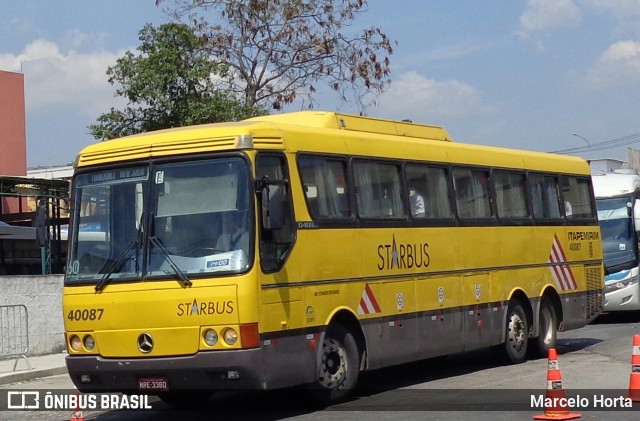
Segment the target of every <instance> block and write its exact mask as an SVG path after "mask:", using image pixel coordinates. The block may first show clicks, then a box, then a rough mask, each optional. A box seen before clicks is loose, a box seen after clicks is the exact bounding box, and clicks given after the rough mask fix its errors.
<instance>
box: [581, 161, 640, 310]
mask: <svg viewBox="0 0 640 421" xmlns="http://www.w3.org/2000/svg"><path fill="white" fill-rule="evenodd" d="M618 171H619V172H615V173H606V174H598V175H596V174H594V175H593V176H592V179H593V190H594V193H595V196H596V204H597V207H598V219H599V221H600V228H601V230H602V248H603V249H602V251H603V255H604V265H605V273H606V276H605V289H604V291H605V302H604V310H605V311H626V310H640V283H638V278H639V277H640V274H639V269H638V265H639V263H640V260H639V249H638V239H639V237H638V232H639V231H640V175H638V174H636V173H632V172H628V173H626V174H625V173H621V172H620V171H621V170H618ZM622 171H628V170H622Z"/></svg>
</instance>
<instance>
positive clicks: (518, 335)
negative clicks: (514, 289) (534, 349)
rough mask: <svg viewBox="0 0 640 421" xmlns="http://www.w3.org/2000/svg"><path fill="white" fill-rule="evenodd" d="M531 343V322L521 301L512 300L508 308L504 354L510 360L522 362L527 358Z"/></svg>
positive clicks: (516, 362) (517, 362)
mask: <svg viewBox="0 0 640 421" xmlns="http://www.w3.org/2000/svg"><path fill="white" fill-rule="evenodd" d="M528 345H529V323H528V322H527V315H526V313H525V311H524V309H523V308H522V304H520V302H519V301H512V302H511V303H509V307H508V308H507V328H506V335H505V342H504V348H503V350H504V356H505V357H506V359H507V361H508V362H511V363H513V364H520V363H522V362H524V361H526V359H527V347H528Z"/></svg>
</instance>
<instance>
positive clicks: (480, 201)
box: [453, 168, 493, 219]
mask: <svg viewBox="0 0 640 421" xmlns="http://www.w3.org/2000/svg"><path fill="white" fill-rule="evenodd" d="M453 184H454V189H455V194H456V206H457V208H458V216H459V217H460V218H462V219H470V218H490V217H491V216H493V214H492V209H491V199H490V195H489V173H488V172H487V171H485V170H478V169H467V168H455V169H454V170H453Z"/></svg>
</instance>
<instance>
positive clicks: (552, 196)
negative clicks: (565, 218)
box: [529, 174, 561, 220]
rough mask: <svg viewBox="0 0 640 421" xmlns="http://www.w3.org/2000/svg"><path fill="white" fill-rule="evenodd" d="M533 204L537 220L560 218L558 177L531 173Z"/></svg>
mask: <svg viewBox="0 0 640 421" xmlns="http://www.w3.org/2000/svg"><path fill="white" fill-rule="evenodd" d="M529 181H530V186H531V187H530V191H531V205H532V207H533V216H534V218H535V219H537V220H544V219H559V218H561V216H560V205H559V203H560V202H559V195H558V178H557V177H556V176H553V175H542V174H530V175H529Z"/></svg>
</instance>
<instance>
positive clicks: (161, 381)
mask: <svg viewBox="0 0 640 421" xmlns="http://www.w3.org/2000/svg"><path fill="white" fill-rule="evenodd" d="M138 389H139V390H146V391H151V390H152V391H167V390H169V381H168V380H167V379H166V377H145V378H142V379H138Z"/></svg>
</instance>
